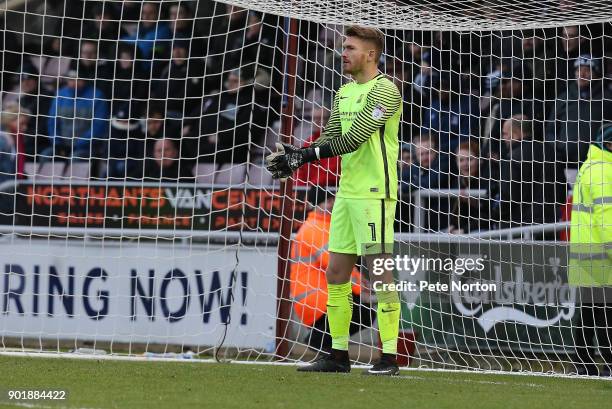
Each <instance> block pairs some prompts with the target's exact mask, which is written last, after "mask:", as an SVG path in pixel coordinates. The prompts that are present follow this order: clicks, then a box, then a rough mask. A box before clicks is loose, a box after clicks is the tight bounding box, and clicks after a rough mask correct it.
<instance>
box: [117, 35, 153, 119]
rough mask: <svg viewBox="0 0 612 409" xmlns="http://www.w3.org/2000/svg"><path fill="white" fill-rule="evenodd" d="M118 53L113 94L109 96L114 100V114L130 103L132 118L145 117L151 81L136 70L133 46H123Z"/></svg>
mask: <svg viewBox="0 0 612 409" xmlns="http://www.w3.org/2000/svg"><path fill="white" fill-rule="evenodd" d="M118 52H119V55H118V60H117V62H116V64H115V75H114V78H113V88H112V94H110V95H109V96H112V99H113V114H116V113H117V111H118V110H119V109H123V108H124V107H125V105H126V104H128V103H130V105H131V106H132V108H133V111H132V116H135V117H136V116H144V115H145V114H146V107H147V103H148V102H149V88H150V81H149V80H147V79H146V78H145V75H144V74H143V73H142V72H141V71H139V70H137V69H135V66H134V46H133V45H129V44H121V45H120V46H119V49H118Z"/></svg>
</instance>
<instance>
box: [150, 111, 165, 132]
mask: <svg viewBox="0 0 612 409" xmlns="http://www.w3.org/2000/svg"><path fill="white" fill-rule="evenodd" d="M163 125H164V121H163V119H162V116H161V115H159V114H155V115H153V116H152V117H151V118H149V119H147V132H148V133H150V134H154V135H155V134H157V133H158V132H159V131H160V130H161V128H162V126H163Z"/></svg>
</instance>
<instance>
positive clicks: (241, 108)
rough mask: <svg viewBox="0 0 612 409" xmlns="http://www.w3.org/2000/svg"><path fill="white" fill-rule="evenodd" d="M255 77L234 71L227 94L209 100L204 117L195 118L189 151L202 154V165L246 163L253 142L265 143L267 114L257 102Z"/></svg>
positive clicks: (212, 96) (227, 85)
mask: <svg viewBox="0 0 612 409" xmlns="http://www.w3.org/2000/svg"><path fill="white" fill-rule="evenodd" d="M252 78H253V76H252V73H251V74H249V73H248V72H246V71H245V70H240V71H238V70H235V71H232V72H231V73H230V74H229V75H228V77H227V81H225V84H224V89H223V91H221V92H220V93H218V94H216V95H211V96H209V97H207V98H205V99H204V102H203V104H202V111H201V115H196V114H194V115H193V116H199V118H198V119H196V120H194V121H193V123H192V126H191V134H190V138H189V139H190V145H191V148H187V151H192V152H199V154H200V155H202V157H201V158H200V160H201V161H202V162H212V163H219V164H223V163H244V162H246V161H247V157H248V152H249V147H250V143H260V142H261V141H262V139H263V133H264V131H265V129H266V128H265V127H266V118H267V113H266V112H265V111H262V110H261V109H260V108H259V107H258V106H257V105H256V104H254V103H253V88H252V87H253V83H252ZM198 141H199V149H198V148H197V146H198V145H197V144H198ZM194 143H195V144H196V145H195V146H194V145H193V144H194Z"/></svg>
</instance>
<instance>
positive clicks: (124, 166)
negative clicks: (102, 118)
mask: <svg viewBox="0 0 612 409" xmlns="http://www.w3.org/2000/svg"><path fill="white" fill-rule="evenodd" d="M110 128H111V129H110V139H109V141H108V148H107V149H108V156H107V157H108V168H107V172H106V173H107V177H109V178H118V179H125V178H126V177H127V176H130V175H133V174H134V173H137V172H138V171H139V169H140V172H142V166H143V159H144V153H145V150H144V135H143V134H142V130H141V128H140V125H139V123H138V121H137V120H135V119H133V118H130V113H129V105H123V106H122V107H120V108H119V109H118V110H117V112H116V113H115V114H114V115H113V119H112V120H111V127H110Z"/></svg>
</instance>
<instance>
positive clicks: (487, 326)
mask: <svg viewBox="0 0 612 409" xmlns="http://www.w3.org/2000/svg"><path fill="white" fill-rule="evenodd" d="M493 269H494V271H495V280H492V281H491V280H489V282H490V283H492V284H493V283H495V284H497V291H495V292H477V291H457V290H453V291H451V297H452V301H453V304H454V305H455V307H456V308H457V309H458V310H459V312H461V313H462V314H463V315H465V316H468V317H474V316H476V315H478V314H480V315H479V316H478V319H477V321H478V324H479V325H480V326H481V327H482V329H484V330H485V332H488V331H489V330H491V328H493V326H494V325H495V324H496V323H498V322H504V321H505V322H518V323H522V324H526V325H531V326H534V327H547V326H550V325H554V324H555V323H557V322H558V321H560V320H561V319H565V320H570V319H571V318H572V317H573V316H574V311H575V306H576V288H575V287H571V286H570V285H568V284H567V283H566V282H563V281H562V280H561V279H560V278H559V276H558V275H557V274H556V273H557V270H558V267H557V268H555V269H554V272H555V279H554V280H553V281H547V282H542V281H535V282H526V281H524V278H523V268H522V266H514V268H513V270H514V274H513V277H514V281H504V280H503V279H502V273H501V266H499V265H498V266H494V267H493ZM481 282H484V281H483V280H481ZM483 303H487V304H488V303H495V304H501V305H500V306H496V307H493V308H491V309H489V310H487V311H484V312H482V305H483ZM512 304H527V305H535V306H557V307H561V308H559V309H558V313H557V315H554V316H550V315H548V316H546V319H540V318H538V317H534V316H533V315H530V314H527V313H526V312H524V311H523V309H521V307H520V306H518V307H517V308H513V307H511V305H512ZM471 305H477V306H476V307H475V308H471ZM506 305H508V306H506Z"/></svg>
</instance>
